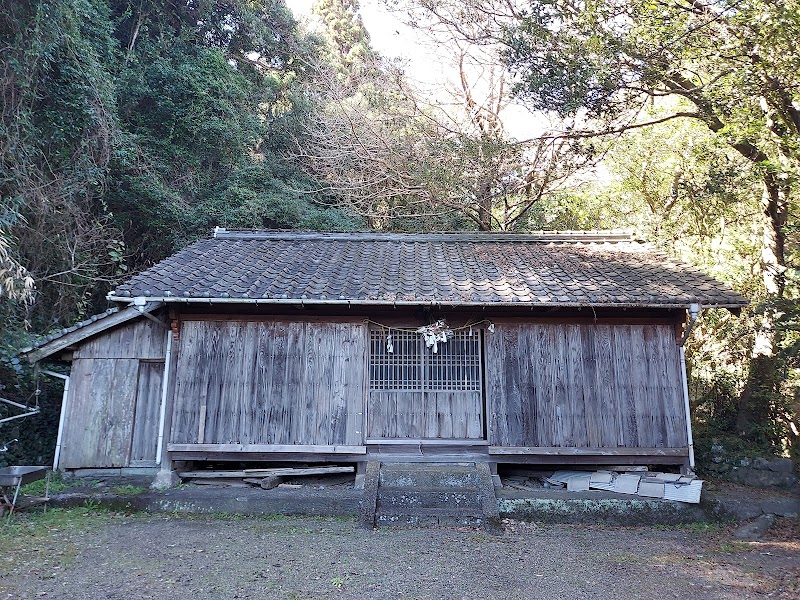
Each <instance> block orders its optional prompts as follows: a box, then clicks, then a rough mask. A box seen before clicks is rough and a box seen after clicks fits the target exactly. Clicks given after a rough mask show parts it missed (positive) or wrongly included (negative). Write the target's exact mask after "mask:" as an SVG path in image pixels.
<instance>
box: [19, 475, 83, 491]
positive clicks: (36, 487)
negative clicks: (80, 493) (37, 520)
mask: <svg viewBox="0 0 800 600" xmlns="http://www.w3.org/2000/svg"><path fill="white" fill-rule="evenodd" d="M46 485H47V482H46V481H45V480H44V479H40V480H39V481H32V482H31V483H27V484H25V485H23V486H22V487H21V488H20V489H19V493H20V494H25V495H26V496H44V490H45V486H46ZM73 485H74V484H73V483H72V482H67V481H64V478H63V477H62V476H61V473H60V472H58V471H56V472H54V473H50V493H51V494H57V493H58V492H63V491H64V490H66V489H69V488H71V487H72V486H73Z"/></svg>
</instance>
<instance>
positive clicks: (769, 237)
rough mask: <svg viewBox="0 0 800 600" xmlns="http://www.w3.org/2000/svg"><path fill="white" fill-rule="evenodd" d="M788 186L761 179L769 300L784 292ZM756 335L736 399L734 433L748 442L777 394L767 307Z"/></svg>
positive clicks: (772, 317)
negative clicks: (742, 382) (748, 368)
mask: <svg viewBox="0 0 800 600" xmlns="http://www.w3.org/2000/svg"><path fill="white" fill-rule="evenodd" d="M788 198H789V190H788V184H787V183H785V182H783V181H781V180H780V179H779V178H778V177H776V176H775V175H774V174H772V173H767V174H766V175H765V176H764V194H763V197H762V207H763V210H764V217H765V221H764V234H763V244H762V249H761V270H762V276H763V279H764V289H765V290H766V292H767V295H768V298H769V297H771V298H780V297H782V296H783V292H784V288H785V284H786V281H785V271H786V258H785V253H784V246H785V233H784V230H783V228H784V226H785V225H786V222H787V219H788V214H789V210H788V208H789V202H788ZM761 317H762V318H761V323H760V325H759V326H758V328H757V329H756V332H755V341H754V343H753V352H752V355H751V359H750V372H749V374H748V377H747V382H746V384H745V387H744V389H743V390H742V394H741V397H740V398H739V407H738V411H737V415H736V429H737V431H738V433H739V434H740V435H743V436H745V437H747V438H748V439H750V440H751V441H758V440H756V439H755V437H756V436H755V434H756V427H757V426H758V425H759V424H763V423H766V422H767V421H768V420H769V419H770V405H771V399H772V398H773V396H774V394H776V393H779V392H780V390H779V388H780V375H779V373H778V365H777V361H776V357H775V346H776V344H777V343H778V342H779V339H778V332H777V331H776V329H775V311H774V309H773V308H772V307H770V306H769V304H767V306H766V307H765V309H764V313H763V315H761Z"/></svg>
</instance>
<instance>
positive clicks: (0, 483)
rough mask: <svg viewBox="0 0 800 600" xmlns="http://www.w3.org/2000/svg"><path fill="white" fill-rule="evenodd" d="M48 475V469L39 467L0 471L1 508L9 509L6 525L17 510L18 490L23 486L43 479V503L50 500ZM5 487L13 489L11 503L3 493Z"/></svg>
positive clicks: (8, 468) (21, 467)
mask: <svg viewBox="0 0 800 600" xmlns="http://www.w3.org/2000/svg"><path fill="white" fill-rule="evenodd" d="M50 473H51V471H50V467H41V466H35V467H34V466H13V467H6V468H4V469H0V496H2V506H4V507H6V508H8V509H9V510H8V517H7V518H6V524H8V523H10V522H11V517H12V515H13V514H14V511H15V510H16V508H17V500H18V499H19V491H20V488H22V486H23V485H24V484H27V483H31V482H33V481H39V480H40V479H44V480H45V486H44V501H45V502H47V501H49V500H50ZM7 487H13V488H14V496H13V499H12V500H11V501H9V499H8V495H7V494H6V492H5V488H7ZM45 506H46V505H45Z"/></svg>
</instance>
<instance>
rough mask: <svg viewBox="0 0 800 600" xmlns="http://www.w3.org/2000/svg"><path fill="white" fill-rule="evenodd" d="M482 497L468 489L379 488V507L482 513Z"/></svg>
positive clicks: (477, 492) (476, 491)
mask: <svg viewBox="0 0 800 600" xmlns="http://www.w3.org/2000/svg"><path fill="white" fill-rule="evenodd" d="M481 502H482V496H481V492H480V491H479V490H473V489H467V488H455V489H454V488H438V489H420V488H393V487H379V488H378V501H377V506H378V508H379V509H381V508H389V507H393V508H403V509H416V508H442V509H458V508H471V509H474V510H476V511H478V513H480V512H481V506H482V504H481Z"/></svg>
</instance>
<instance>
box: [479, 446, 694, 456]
mask: <svg viewBox="0 0 800 600" xmlns="http://www.w3.org/2000/svg"><path fill="white" fill-rule="evenodd" d="M489 454H500V455H531V456H616V457H619V456H688V455H689V449H688V448H535V447H527V446H489Z"/></svg>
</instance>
